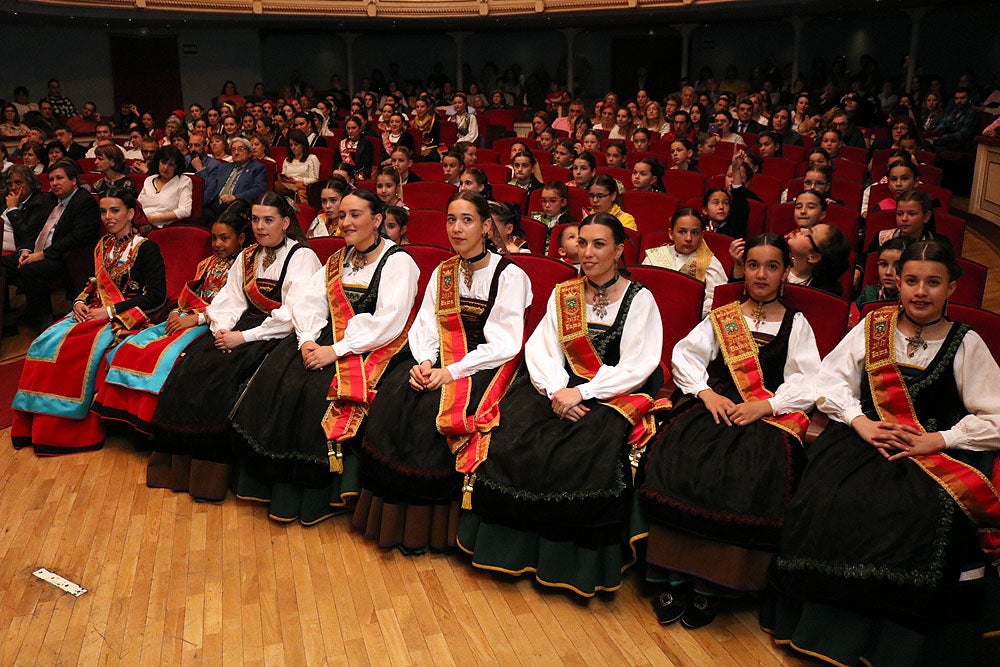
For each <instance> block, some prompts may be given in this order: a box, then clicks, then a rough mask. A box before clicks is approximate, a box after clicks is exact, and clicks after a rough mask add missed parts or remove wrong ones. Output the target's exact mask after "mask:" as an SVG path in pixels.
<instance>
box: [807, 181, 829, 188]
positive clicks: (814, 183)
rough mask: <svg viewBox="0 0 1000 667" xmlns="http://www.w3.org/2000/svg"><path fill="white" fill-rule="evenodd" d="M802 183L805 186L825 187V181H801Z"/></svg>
mask: <svg viewBox="0 0 1000 667" xmlns="http://www.w3.org/2000/svg"><path fill="white" fill-rule="evenodd" d="M802 185H804V186H806V187H807V188H822V187H826V181H802Z"/></svg>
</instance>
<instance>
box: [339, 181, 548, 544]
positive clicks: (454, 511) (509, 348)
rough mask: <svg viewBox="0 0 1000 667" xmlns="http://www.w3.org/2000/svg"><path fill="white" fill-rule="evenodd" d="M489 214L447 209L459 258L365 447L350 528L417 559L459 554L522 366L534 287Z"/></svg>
mask: <svg viewBox="0 0 1000 667" xmlns="http://www.w3.org/2000/svg"><path fill="white" fill-rule="evenodd" d="M491 224H492V223H491V221H490V210H489V204H488V203H487V201H486V200H485V199H483V198H482V197H481V196H479V195H476V194H473V193H467V192H461V193H458V194H456V195H454V196H453V197H452V199H451V201H450V203H449V204H448V222H447V226H448V236H449V238H450V240H451V243H452V247H453V248H454V249H455V252H456V253H457V256H455V257H452V258H451V259H448V260H445V261H444V262H443V263H442V264H441V265H439V266H438V267H437V268H435V269H434V272H433V273H432V274H431V277H430V282H429V283H428V285H427V290H426V292H425V294H424V297H423V301H422V302H421V305H420V309H419V311H418V313H417V317H416V320H415V321H414V323H413V325H412V326H411V327H410V331H409V346H410V353H411V354H412V356H413V359H414V364H413V365H412V366H409V365H402V366H400V367H397V368H396V369H395V370H393V371H392V372H390V373H389V375H387V376H386V377H385V379H384V380H383V382H382V386H381V388H380V389H379V393H378V396H377V397H376V398H375V402H374V404H373V405H372V409H371V413H370V415H371V416H370V418H369V420H368V426H367V430H366V432H365V435H364V439H363V441H362V445H361V452H360V454H361V481H362V492H361V497H360V498H359V499H358V506H357V509H356V510H355V512H354V519H353V522H352V525H353V526H354V528H355V529H357V530H360V531H361V532H363V533H364V534H365V536H366V537H368V538H369V539H373V540H376V541H377V542H378V544H379V546H381V547H394V546H398V547H400V548H401V549H403V550H405V551H407V552H408V553H420V552H423V551H426V550H427V549H428V548H434V549H445V548H449V547H452V546H454V545H455V531H456V527H457V518H458V500H459V498H460V496H461V492H462V488H463V480H464V485H465V486H468V485H469V483H470V481H471V474H472V473H474V472H475V470H476V467H477V466H478V465H479V463H480V462H481V460H482V458H483V457H484V456H485V455H486V450H487V448H488V445H489V441H488V434H489V431H490V430H491V429H492V428H493V427H494V426H495V425H496V421H497V419H498V413H497V405H498V404H499V402H500V399H501V398H503V395H504V393H505V392H506V390H507V388H508V386H509V385H510V383H511V381H513V379H514V375H515V373H516V370H517V366H518V363H519V361H520V352H521V347H522V345H523V342H524V311H525V309H526V308H527V307H528V305H529V304H530V303H531V287H530V282H529V280H528V276H527V275H525V273H524V272H523V271H522V270H521V269H519V268H518V267H517V266H515V265H514V264H513V263H511V262H510V260H508V259H506V258H504V257H501V256H500V255H498V254H496V253H495V252H491V250H490V248H489V247H488V245H487V235H488V234H489V232H490V226H491Z"/></svg>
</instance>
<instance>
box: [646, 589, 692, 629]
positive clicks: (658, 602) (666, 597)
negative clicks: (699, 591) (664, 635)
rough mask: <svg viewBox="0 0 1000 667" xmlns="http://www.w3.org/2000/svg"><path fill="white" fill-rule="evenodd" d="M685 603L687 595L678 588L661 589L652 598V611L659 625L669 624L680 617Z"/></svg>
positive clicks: (686, 603)
mask: <svg viewBox="0 0 1000 667" xmlns="http://www.w3.org/2000/svg"><path fill="white" fill-rule="evenodd" d="M687 605H688V597H687V595H686V594H685V593H684V592H683V591H681V590H679V589H678V588H672V589H670V590H669V591H663V592H662V593H660V594H659V595H657V596H655V597H654V598H653V611H654V612H655V613H656V620H657V621H659V622H660V625H670V624H671V623H673V622H675V621H677V620H678V619H680V617H681V616H683V615H684V610H685V609H686V608H687Z"/></svg>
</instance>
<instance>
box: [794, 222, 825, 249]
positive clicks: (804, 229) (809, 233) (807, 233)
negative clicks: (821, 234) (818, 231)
mask: <svg viewBox="0 0 1000 667" xmlns="http://www.w3.org/2000/svg"><path fill="white" fill-rule="evenodd" d="M799 234H802V235H803V236H805V237H806V238H807V239H809V245H811V246H812V248H813V250H815V251H816V254H818V255H822V254H823V253H822V252H820V249H819V246H818V245H816V239H814V238H813V233H812V229H810V228H808V227H799Z"/></svg>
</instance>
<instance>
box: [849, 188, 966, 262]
mask: <svg viewBox="0 0 1000 667" xmlns="http://www.w3.org/2000/svg"><path fill="white" fill-rule="evenodd" d="M895 204H896V228H895V229H883V230H882V231H880V232H879V233H878V234H876V235H875V237H874V238H872V241H871V243H870V244H869V245H868V249H867V252H875V251H877V250H880V249H881V248H882V245H883V244H884V243H885V242H886V241H888V240H889V239H894V238H898V237H900V236H907V237H909V238H910V240H911V241H929V240H931V239H936V240H938V241H941V242H942V243H947V244H948V245H951V242H950V241H948V239H947V238H945V237H943V236H941V235H939V234H937V232H936V231H935V230H934V208H933V205H934V204H933V201H932V200H931V196H930V195H929V194H927V193H926V192H924V191H923V190H908V191H906V192H903V193H901V194H900V195H899V201H897V202H895Z"/></svg>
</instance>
